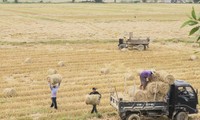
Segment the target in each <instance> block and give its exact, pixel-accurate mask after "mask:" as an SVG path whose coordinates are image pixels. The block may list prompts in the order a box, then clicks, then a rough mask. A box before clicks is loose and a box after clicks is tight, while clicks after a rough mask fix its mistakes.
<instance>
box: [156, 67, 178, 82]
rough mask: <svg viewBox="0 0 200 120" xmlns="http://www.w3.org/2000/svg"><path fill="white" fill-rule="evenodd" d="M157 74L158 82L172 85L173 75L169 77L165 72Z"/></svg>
mask: <svg viewBox="0 0 200 120" xmlns="http://www.w3.org/2000/svg"><path fill="white" fill-rule="evenodd" d="M157 74H158V76H159V77H158V81H163V82H165V83H168V84H169V85H171V84H173V83H174V81H175V78H174V76H173V75H170V74H169V73H167V72H166V71H163V70H162V71H157Z"/></svg>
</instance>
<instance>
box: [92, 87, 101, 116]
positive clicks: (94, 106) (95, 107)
mask: <svg viewBox="0 0 200 120" xmlns="http://www.w3.org/2000/svg"><path fill="white" fill-rule="evenodd" d="M93 94H96V95H100V97H99V100H100V99H101V94H100V93H99V92H98V91H97V88H95V87H94V88H92V92H91V93H90V95H93ZM94 112H95V113H97V112H98V111H97V105H93V108H92V111H91V113H94Z"/></svg>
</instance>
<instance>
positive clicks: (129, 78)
mask: <svg viewBox="0 0 200 120" xmlns="http://www.w3.org/2000/svg"><path fill="white" fill-rule="evenodd" d="M124 77H125V79H126V80H133V79H134V76H133V74H132V73H126V74H125V75H124Z"/></svg>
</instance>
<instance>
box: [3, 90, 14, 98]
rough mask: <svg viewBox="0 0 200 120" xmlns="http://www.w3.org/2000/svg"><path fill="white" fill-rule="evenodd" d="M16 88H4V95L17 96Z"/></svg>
mask: <svg viewBox="0 0 200 120" xmlns="http://www.w3.org/2000/svg"><path fill="white" fill-rule="evenodd" d="M16 94H17V93H16V90H15V89H13V88H6V89H4V90H3V95H4V97H13V96H16Z"/></svg>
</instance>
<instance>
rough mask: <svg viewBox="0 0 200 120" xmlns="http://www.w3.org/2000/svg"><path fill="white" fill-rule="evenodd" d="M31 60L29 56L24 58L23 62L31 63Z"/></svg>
mask: <svg viewBox="0 0 200 120" xmlns="http://www.w3.org/2000/svg"><path fill="white" fill-rule="evenodd" d="M31 62H32V61H31V58H26V59H25V60H24V63H31Z"/></svg>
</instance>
